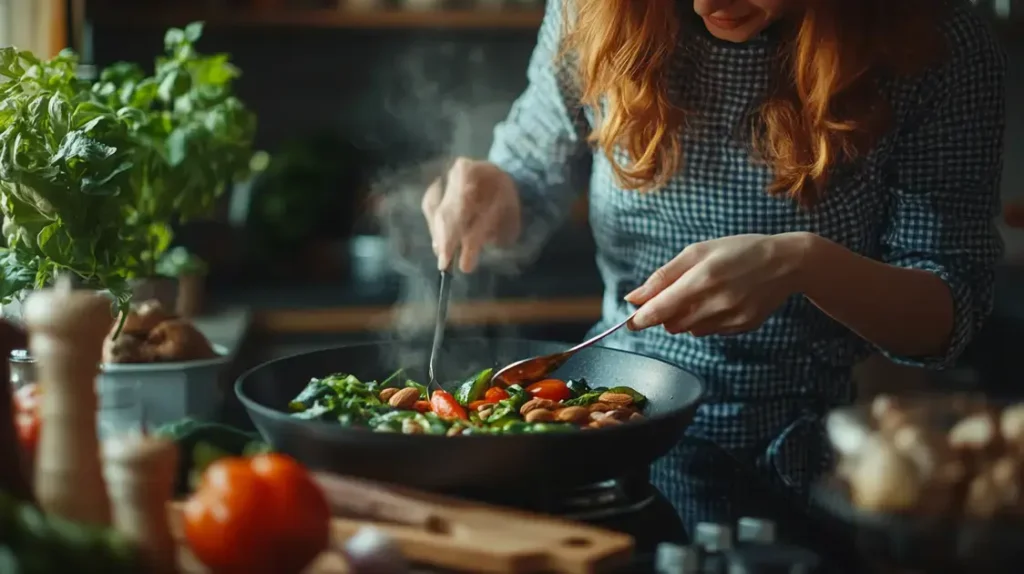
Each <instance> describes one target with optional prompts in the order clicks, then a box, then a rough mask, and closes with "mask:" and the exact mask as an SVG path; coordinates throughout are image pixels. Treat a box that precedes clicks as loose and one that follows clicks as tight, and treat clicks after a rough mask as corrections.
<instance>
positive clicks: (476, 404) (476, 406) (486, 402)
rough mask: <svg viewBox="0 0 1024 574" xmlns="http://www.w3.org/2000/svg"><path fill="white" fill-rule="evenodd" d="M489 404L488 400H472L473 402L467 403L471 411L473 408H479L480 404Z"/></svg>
mask: <svg viewBox="0 0 1024 574" xmlns="http://www.w3.org/2000/svg"><path fill="white" fill-rule="evenodd" d="M489 404H491V403H490V401H473V402H471V403H469V405H468V408H469V410H471V411H475V410H477V409H479V408H480V407H481V406H483V405H489Z"/></svg>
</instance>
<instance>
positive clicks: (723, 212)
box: [423, 0, 1005, 508]
mask: <svg viewBox="0 0 1024 574" xmlns="http://www.w3.org/2000/svg"><path fill="white" fill-rule="evenodd" d="M1004 67H1005V63H1004V56H1003V54H1002V53H1001V51H1000V49H999V47H998V45H997V42H996V40H995V38H994V37H993V35H992V34H991V33H990V31H989V30H988V29H987V28H986V26H985V25H984V24H983V23H982V21H981V20H980V18H979V17H978V16H976V15H975V14H974V13H972V11H971V8H970V5H969V3H968V2H967V1H966V0H901V1H900V2H892V1H890V0H860V1H853V2H851V1H849V0H815V1H808V0H692V2H691V1H689V0H646V1H639V0H633V1H629V0H573V1H572V2H571V3H569V4H568V8H566V7H565V6H564V5H563V3H562V0H549V2H548V8H547V13H546V16H545V19H544V23H543V25H542V27H541V31H540V35H539V39H538V44H537V47H536V50H535V51H534V54H533V58H532V61H531V63H530V67H529V72H528V75H529V87H528V88H527V89H526V91H525V93H523V94H522V96H521V97H520V98H519V99H518V101H516V103H515V104H514V105H513V107H512V110H511V112H510V114H509V116H508V118H507V119H506V120H505V121H504V122H503V123H501V124H500V125H499V126H498V127H497V128H496V130H495V139H494V144H493V147H492V148H491V152H490V155H489V158H488V160H487V161H477V160H472V159H460V160H459V161H457V162H456V163H455V164H454V166H453V167H452V169H451V171H450V172H449V174H448V177H447V178H446V179H447V183H446V189H441V186H440V184H439V183H438V184H435V185H434V186H433V187H432V188H431V189H429V190H428V192H427V194H426V195H425V197H424V201H423V209H424V212H425V214H426V217H427V221H428V224H429V227H430V230H431V234H432V237H433V244H434V250H435V252H436V253H437V255H438V260H439V261H438V263H439V265H440V266H441V267H442V268H443V267H446V266H447V265H448V264H449V262H450V261H451V259H452V258H453V257H454V254H456V253H459V257H458V261H457V263H458V265H459V267H460V268H461V269H462V270H463V271H466V272H468V271H471V270H472V269H473V268H474V267H475V266H476V264H477V260H478V257H479V254H480V253H481V249H482V248H484V247H485V246H488V245H490V244H497V245H512V244H516V243H517V242H518V243H523V242H526V243H529V242H530V241H534V240H536V238H537V237H540V236H542V234H543V233H544V231H545V230H550V229H552V228H553V227H554V226H555V225H556V224H557V221H558V219H559V218H560V217H561V216H562V215H563V214H564V212H565V210H566V208H567V204H568V203H569V202H570V201H571V199H573V195H574V194H575V193H576V192H578V191H579V190H581V189H584V188H585V187H586V185H587V182H588V181H589V192H590V222H591V226H592V228H593V231H594V236H595V238H596V242H597V247H598V251H597V261H598V266H599V269H600V271H601V274H602V277H603V279H604V283H605V297H604V306H603V319H602V321H601V323H600V324H599V325H597V326H596V327H595V329H603V328H605V327H606V326H608V325H610V324H612V323H615V322H617V321H620V320H622V319H624V318H626V317H627V316H628V315H629V314H630V313H631V312H632V311H633V310H635V309H636V308H639V313H638V314H637V315H636V317H635V318H634V319H633V321H632V323H631V328H632V329H633V330H634V331H637V332H636V333H633V334H623V336H622V337H620V338H619V339H618V343H617V344H618V345H619V346H623V347H627V348H630V349H632V350H635V351H637V352H640V353H643V354H647V355H652V356H656V357H660V358H662V359H664V360H666V361H669V362H672V363H676V364H680V365H683V366H685V367H686V368H688V369H690V370H692V371H694V372H696V373H697V374H699V375H700V376H701V377H703V379H704V380H705V382H706V384H707V397H706V403H705V404H704V405H702V406H701V407H700V409H699V411H698V413H697V415H696V418H695V420H694V422H693V425H692V426H691V428H690V429H689V431H688V435H689V436H691V437H697V438H700V439H705V440H709V441H712V442H714V443H716V444H717V445H719V446H721V447H722V448H724V449H725V450H726V451H728V452H730V453H731V454H733V455H734V456H735V457H736V458H738V459H739V460H741V461H743V462H745V463H748V464H749V466H750V467H751V468H753V469H756V473H757V474H758V475H759V476H761V477H763V478H765V479H767V480H769V481H773V482H776V483H781V484H783V485H786V486H788V487H791V488H792V489H794V490H796V491H797V492H804V491H805V490H806V487H807V486H808V483H809V482H810V480H811V479H813V478H814V477H815V475H817V474H818V473H820V472H821V471H822V470H823V469H824V467H825V465H826V463H827V462H828V460H827V459H828V456H827V455H828V449H827V445H826V444H825V442H824V437H823V433H822V427H821V424H820V421H821V417H822V415H823V414H824V413H825V412H826V411H827V410H828V409H829V408H831V407H833V406H835V405H838V404H841V403H845V402H848V401H850V400H851V399H852V397H853V385H852V381H851V372H852V368H853V366H854V364H855V363H857V362H858V361H859V360H861V359H863V358H865V357H866V356H867V355H868V354H869V353H871V352H872V351H873V350H880V351H881V352H883V353H885V354H886V355H888V356H889V357H890V358H892V359H894V360H896V361H898V362H901V363H905V364H910V365H920V366H927V367H935V368H941V367H945V366H947V365H950V364H951V363H952V362H953V361H954V360H955V359H956V357H957V356H958V355H959V354H960V352H961V351H962V350H963V348H964V346H965V345H966V344H967V343H968V342H969V341H970V340H971V338H972V337H973V336H974V335H975V334H976V333H977V332H978V330H979V328H980V326H981V324H982V322H983V321H984V319H985V318H986V316H987V315H988V314H989V312H990V308H991V306H992V295H993V270H994V266H995V265H996V263H997V261H999V259H1000V257H1001V254H1002V243H1001V240H1000V237H999V235H998V232H997V231H996V229H995V227H994V224H993V219H994V216H995V215H996V213H997V209H998V208H997V204H998V184H999V179H1000V172H1001V161H1002V158H1001V154H1002V152H1001V150H1002V135H1003V122H1004V119H1003V109H1004V96H1003V77H1004ZM638 286H639V287H638ZM658 327H660V328H658ZM682 450H683V449H681V448H677V449H676V450H675V451H673V453H671V454H670V455H668V456H667V457H665V458H664V459H662V460H661V461H659V462H658V463H657V464H656V467H655V469H654V473H653V478H654V482H655V484H656V485H657V486H659V487H660V488H661V489H662V491H663V492H664V493H665V494H666V495H667V496H668V497H669V498H670V500H672V501H673V502H674V503H675V504H676V505H677V508H679V507H680V505H681V504H682V500H683V499H684V497H685V496H686V493H685V492H684V491H685V489H686V488H687V486H686V480H685V476H684V474H685V473H687V472H689V471H688V470H686V467H687V464H688V463H687V461H686V460H685V455H684V454H683V453H682Z"/></svg>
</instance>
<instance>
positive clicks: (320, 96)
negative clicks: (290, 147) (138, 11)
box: [92, 27, 536, 165]
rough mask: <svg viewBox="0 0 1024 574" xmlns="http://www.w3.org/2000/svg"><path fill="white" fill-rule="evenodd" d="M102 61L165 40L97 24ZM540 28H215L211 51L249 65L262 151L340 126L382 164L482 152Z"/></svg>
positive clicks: (147, 58)
mask: <svg viewBox="0 0 1024 574" xmlns="http://www.w3.org/2000/svg"><path fill="white" fill-rule="evenodd" d="M92 36H93V38H94V44H93V45H94V52H93V57H94V60H95V63H96V64H98V65H100V66H102V65H105V64H109V63H111V62H114V61H118V60H135V61H139V62H140V63H144V64H149V63H150V62H151V61H152V57H153V56H154V55H155V54H157V53H158V52H159V51H160V50H161V48H162V33H161V32H160V31H159V30H158V29H157V28H155V27H153V28H146V29H125V28H123V27H119V28H117V29H110V30H105V29H103V28H102V27H97V28H96V29H95V30H94V31H93V34H92ZM535 39H536V32H535V31H533V30H488V31H481V32H474V31H436V32H435V31H421V30H393V31H392V30H384V31H381V30H332V29H300V28H238V29H219V28H208V29H207V31H206V33H205V34H204V38H203V40H202V41H201V44H200V46H201V49H202V50H203V51H207V52H215V51H216V52H220V51H223V52H229V53H231V55H232V58H233V60H234V61H235V62H236V63H237V65H238V66H239V67H240V68H241V69H242V71H243V73H244V76H243V78H242V80H241V81H240V84H239V92H240V95H241V97H242V98H243V99H244V100H245V101H246V102H247V103H248V104H249V105H250V106H251V107H252V108H253V109H254V110H255V111H256V113H257V114H258V116H259V122H260V126H259V135H258V138H259V141H258V145H259V146H260V147H262V148H265V149H269V150H274V149H275V148H276V147H277V146H279V145H280V144H281V143H282V142H283V141H286V140H288V139H291V138H295V137H302V136H303V135H305V134H309V133H313V132H320V131H322V130H332V131H335V132H336V133H341V134H343V135H344V137H345V138H346V139H349V140H350V141H351V142H352V143H353V144H355V145H357V146H358V147H360V148H362V149H366V150H369V151H372V152H373V156H374V157H375V158H377V161H379V162H381V163H382V164H392V165H393V164H396V163H397V164H405V163H408V162H411V161H417V160H420V159H425V158H430V157H436V156H439V155H444V154H451V153H455V154H467V155H481V154H484V153H486V151H487V148H488V146H489V145H490V140H491V133H492V128H493V125H494V123H495V122H496V121H498V120H500V119H501V118H502V117H503V116H504V115H505V113H506V112H507V111H508V107H509V105H510V104H511V102H512V100H513V99H514V98H515V97H516V95H518V93H519V92H520V91H521V90H522V89H523V88H524V87H525V85H526V74H525V70H526V64H527V61H528V59H529V56H530V52H531V49H532V46H533V43H534V41H535Z"/></svg>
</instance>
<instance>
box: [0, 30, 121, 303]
mask: <svg viewBox="0 0 1024 574" xmlns="http://www.w3.org/2000/svg"><path fill="white" fill-rule="evenodd" d="M77 63H78V60H77V58H76V57H75V56H74V54H72V53H71V52H62V53H61V54H60V55H58V56H57V57H55V58H53V59H52V60H49V61H43V60H40V59H39V58H36V57H35V56H33V55H32V54H30V53H28V52H24V51H19V50H17V49H15V48H0V76H2V77H3V78H4V79H5V80H6V81H5V82H4V83H2V84H0V212H2V213H3V217H4V223H3V234H4V239H5V240H6V243H7V249H6V250H5V251H4V252H3V255H2V257H0V273H2V281H0V284H2V285H3V289H2V293H0V296H2V297H3V299H4V300H5V301H9V300H10V298H11V297H13V296H14V295H16V294H17V293H18V292H20V291H21V290H24V289H29V288H32V287H43V286H45V285H47V284H49V283H50V282H52V281H53V279H54V277H55V276H56V275H57V274H58V273H63V272H67V273H71V274H73V275H75V276H77V277H78V278H79V279H80V280H81V282H82V283H83V284H84V286H86V287H93V288H98V289H109V290H110V292H111V293H113V294H114V295H115V297H116V298H117V300H118V302H119V303H120V306H121V307H124V306H126V304H127V299H128V291H127V285H126V283H125V269H126V268H127V267H128V266H129V265H130V263H131V260H132V258H133V257H134V251H133V246H134V239H133V238H132V236H131V233H130V231H128V230H126V229H125V228H124V226H123V225H122V222H123V221H124V220H125V218H126V217H127V216H128V214H129V213H130V212H131V209H132V201H133V196H132V180H131V179H132V175H133V174H134V171H135V169H136V164H135V153H134V152H135V151H136V149H137V146H136V143H135V141H134V140H133V138H132V136H131V133H130V131H131V130H130V122H129V120H128V118H129V116H131V115H132V114H131V110H127V111H126V110H123V109H119V108H113V107H110V106H106V105H103V104H101V103H98V102H95V101H92V99H91V96H90V93H89V91H88V89H87V86H86V84H84V82H82V80H79V79H78V78H77V77H76V75H75V72H76V67H77Z"/></svg>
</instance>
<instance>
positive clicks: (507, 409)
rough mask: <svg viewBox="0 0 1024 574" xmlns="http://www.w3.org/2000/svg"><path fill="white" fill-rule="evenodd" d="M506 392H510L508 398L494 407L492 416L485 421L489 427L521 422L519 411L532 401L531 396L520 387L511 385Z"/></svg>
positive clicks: (506, 388)
mask: <svg viewBox="0 0 1024 574" xmlns="http://www.w3.org/2000/svg"><path fill="white" fill-rule="evenodd" d="M505 391H506V392H508V398H507V399H502V400H500V401H498V403H497V404H496V405H494V409H493V410H492V411H491V415H490V416H489V417H487V420H486V421H484V422H485V423H486V424H487V425H490V426H498V427H500V426H504V425H507V424H509V423H512V422H517V421H520V420H521V419H520V417H519V409H521V408H523V405H525V404H526V402H527V401H528V400H530V394H529V393H528V392H526V390H525V389H523V388H522V387H521V386H519V385H509V386H508V387H505Z"/></svg>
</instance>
